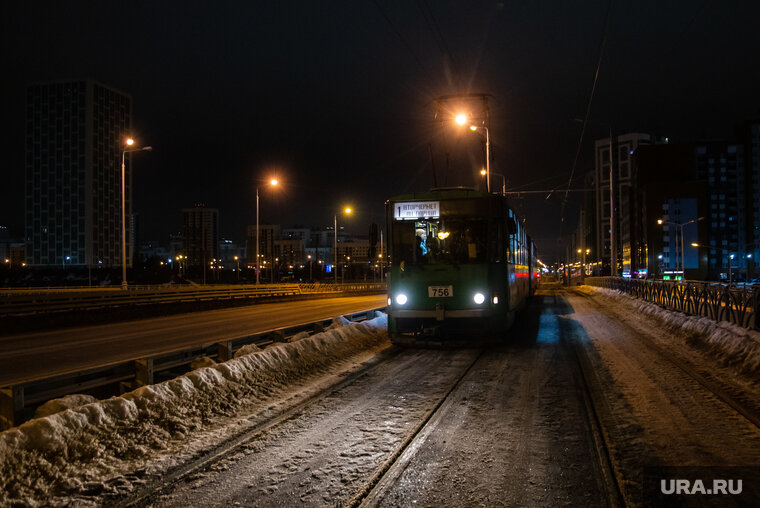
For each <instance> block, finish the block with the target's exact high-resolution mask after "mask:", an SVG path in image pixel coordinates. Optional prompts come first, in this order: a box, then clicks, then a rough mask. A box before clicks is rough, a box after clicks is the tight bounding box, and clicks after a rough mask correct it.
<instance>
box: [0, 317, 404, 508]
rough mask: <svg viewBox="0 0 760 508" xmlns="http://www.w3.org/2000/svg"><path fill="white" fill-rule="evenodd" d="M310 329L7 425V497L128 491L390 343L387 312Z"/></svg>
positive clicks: (68, 498)
mask: <svg viewBox="0 0 760 508" xmlns="http://www.w3.org/2000/svg"><path fill="white" fill-rule="evenodd" d="M306 335H307V334H299V336H297V337H294V338H292V339H291V340H290V341H289V342H287V343H281V344H277V345H275V346H273V347H268V348H266V349H263V350H258V349H257V348H249V350H248V351H246V352H247V353H248V354H242V355H240V354H239V355H237V356H236V358H235V359H233V360H230V361H228V362H225V363H220V364H217V365H212V366H209V367H204V368H200V369H198V370H194V371H192V372H190V373H188V374H186V375H184V376H181V377H178V378H176V379H173V380H170V381H166V382H164V383H160V384H156V385H152V386H145V387H142V388H139V389H137V390H134V391H132V392H130V393H127V394H124V395H123V396H120V397H112V398H110V399H108V400H103V401H96V402H91V403H88V404H85V405H81V406H77V407H73V408H68V409H64V410H63V411H61V412H57V413H54V414H50V415H48V416H44V417H40V418H35V419H33V420H31V421H29V422H27V423H25V424H23V425H21V426H19V427H16V428H13V429H10V430H7V431H5V432H2V433H0V505H1V506H9V505H13V504H15V503H21V504H28V505H32V506H34V505H39V504H44V505H61V506H63V505H69V504H78V505H83V504H84V505H87V504H98V499H99V498H101V497H100V496H103V495H106V494H109V493H111V494H114V493H127V492H130V491H131V490H132V489H134V488H135V486H136V485H140V484H142V483H145V482H146V479H147V478H150V477H151V476H152V475H161V474H162V473H164V472H166V471H168V470H171V469H172V468H173V467H175V466H176V465H178V464H182V463H184V462H186V461H187V460H189V459H191V458H193V457H194V456H197V455H199V454H201V453H202V452H203V451H204V450H209V449H213V448H214V447H215V446H218V445H219V444H220V443H222V442H224V441H225V440H227V439H229V438H230V437H231V436H234V435H236V434H239V433H240V432H243V431H245V430H246V429H247V428H251V427H253V426H255V425H256V424H258V423H260V422H261V421H264V420H266V419H267V418H269V417H271V415H273V414H276V413H278V412H279V411H281V410H282V409H283V408H285V407H288V406H291V405H292V404H294V403H296V402H297V401H299V400H303V399H304V398H305V397H308V396H309V395H310V394H313V393H317V392H319V391H321V390H323V389H324V388H325V387H327V386H330V385H331V384H334V383H335V382H337V381H338V380H339V379H340V376H341V375H342V374H343V375H344V374H345V373H346V372H347V371H350V370H352V369H355V368H358V367H359V366H360V365H361V363H362V362H364V361H367V360H368V359H370V358H371V357H372V356H374V355H375V354H376V353H377V352H378V351H380V350H382V349H384V348H386V347H388V346H389V342H388V341H387V334H386V317H385V316H384V315H381V316H380V317H377V318H375V319H373V320H370V321H365V322H363V323H358V324H348V323H347V322H346V321H345V320H343V321H341V320H336V321H334V323H333V325H332V326H330V327H329V328H328V329H327V330H325V331H324V332H322V333H318V334H315V335H312V336H306ZM72 400H73V399H72V398H70V399H69V400H68V401H60V403H59V407H57V408H53V410H55V409H62V408H65V407H66V406H67V405H71V402H72ZM82 400H84V399H82ZM101 499H102V498H101Z"/></svg>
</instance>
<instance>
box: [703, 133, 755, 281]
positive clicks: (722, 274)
mask: <svg viewBox="0 0 760 508" xmlns="http://www.w3.org/2000/svg"><path fill="white" fill-rule="evenodd" d="M744 156H745V151H744V146H743V145H742V144H740V143H736V142H733V141H728V142H727V141H709V142H701V143H699V144H697V146H696V176H697V178H698V179H699V180H701V181H703V182H706V184H707V187H708V195H707V200H708V207H709V217H706V219H707V220H709V226H710V237H709V245H710V249H709V251H708V252H707V260H708V271H709V275H708V276H709V278H710V279H713V280H720V279H728V277H729V272H732V271H734V270H736V271H737V272H738V271H742V270H745V271H746V268H747V258H746V254H747V234H746V233H747V219H748V217H747V215H748V211H749V210H748V207H747V204H748V203H747V194H746V191H747V190H748V189H747V186H746V171H745V170H746V166H745V158H744ZM750 209H751V206H750ZM750 217H751V215H750ZM731 256H733V259H732V258H731ZM729 263H730V265H731V268H732V269H731V270H729Z"/></svg>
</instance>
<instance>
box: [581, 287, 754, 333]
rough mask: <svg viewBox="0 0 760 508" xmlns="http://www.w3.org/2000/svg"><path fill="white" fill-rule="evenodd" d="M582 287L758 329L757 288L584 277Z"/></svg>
mask: <svg viewBox="0 0 760 508" xmlns="http://www.w3.org/2000/svg"><path fill="white" fill-rule="evenodd" d="M586 284H588V285H590V286H597V287H603V288H607V289H614V290H617V291H621V292H623V293H626V294H628V295H631V296H634V297H636V298H641V299H642V300H645V301H647V302H651V303H654V304H657V305H659V306H661V307H663V308H665V309H669V310H675V311H678V312H683V313H685V314H690V315H692V316H703V317H706V318H709V319H712V320H714V321H727V322H729V323H733V324H735V325H738V326H741V327H743V328H748V329H750V330H760V318H758V316H757V308H758V305H760V285H757V284H755V285H736V284H733V285H728V284H721V283H716V282H704V281H662V280H645V279H626V278H623V277H586Z"/></svg>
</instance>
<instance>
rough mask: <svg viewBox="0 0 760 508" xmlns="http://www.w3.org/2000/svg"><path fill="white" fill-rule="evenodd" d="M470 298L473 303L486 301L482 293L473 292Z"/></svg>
mask: <svg viewBox="0 0 760 508" xmlns="http://www.w3.org/2000/svg"><path fill="white" fill-rule="evenodd" d="M472 299H473V300H474V301H475V303H477V304H478V305H480V304H481V303H483V302H485V301H486V296H485V295H484V294H483V293H475V295H474V296H473V297H472Z"/></svg>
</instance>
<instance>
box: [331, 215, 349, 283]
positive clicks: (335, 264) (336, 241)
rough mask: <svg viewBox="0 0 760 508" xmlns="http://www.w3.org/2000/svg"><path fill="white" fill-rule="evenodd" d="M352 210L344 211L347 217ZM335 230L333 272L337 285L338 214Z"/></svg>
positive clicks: (334, 219)
mask: <svg viewBox="0 0 760 508" xmlns="http://www.w3.org/2000/svg"><path fill="white" fill-rule="evenodd" d="M351 212H352V210H351V208H350V207H346V208H345V209H344V210H343V213H345V214H346V215H351ZM333 229H334V230H335V239H334V240H333V271H334V274H333V275H334V279H335V283H336V284H337V283H338V214H337V213H336V214H335V217H334V218H333Z"/></svg>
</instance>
